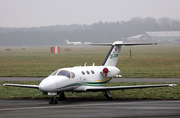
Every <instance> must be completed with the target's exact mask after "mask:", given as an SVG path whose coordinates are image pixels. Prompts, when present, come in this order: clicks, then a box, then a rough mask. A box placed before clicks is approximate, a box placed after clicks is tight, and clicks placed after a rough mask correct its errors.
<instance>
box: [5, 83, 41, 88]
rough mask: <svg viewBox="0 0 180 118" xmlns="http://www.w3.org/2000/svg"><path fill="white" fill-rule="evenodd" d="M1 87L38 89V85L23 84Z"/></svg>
mask: <svg viewBox="0 0 180 118" xmlns="http://www.w3.org/2000/svg"><path fill="white" fill-rule="evenodd" d="M3 86H14V87H24V88H37V89H39V86H38V85H25V84H8V83H6V84H3Z"/></svg>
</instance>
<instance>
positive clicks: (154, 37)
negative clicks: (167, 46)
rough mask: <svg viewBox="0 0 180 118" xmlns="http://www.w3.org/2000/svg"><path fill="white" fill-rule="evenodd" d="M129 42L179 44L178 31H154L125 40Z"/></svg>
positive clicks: (179, 32) (179, 35)
mask: <svg viewBox="0 0 180 118" xmlns="http://www.w3.org/2000/svg"><path fill="white" fill-rule="evenodd" d="M127 41H129V42H160V43H180V31H156V32H145V33H143V34H139V35H135V36H131V37H128V38H127Z"/></svg>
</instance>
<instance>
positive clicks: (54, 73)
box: [50, 70, 58, 76]
mask: <svg viewBox="0 0 180 118" xmlns="http://www.w3.org/2000/svg"><path fill="white" fill-rule="evenodd" d="M57 72H58V70H56V71H54V72H53V73H52V74H51V75H50V76H52V75H56V73H57Z"/></svg>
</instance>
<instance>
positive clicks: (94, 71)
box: [4, 41, 176, 104]
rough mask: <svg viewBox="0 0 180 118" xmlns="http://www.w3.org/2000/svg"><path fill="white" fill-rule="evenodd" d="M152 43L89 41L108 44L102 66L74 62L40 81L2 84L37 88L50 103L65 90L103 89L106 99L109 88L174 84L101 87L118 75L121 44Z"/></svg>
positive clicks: (93, 90)
mask: <svg viewBox="0 0 180 118" xmlns="http://www.w3.org/2000/svg"><path fill="white" fill-rule="evenodd" d="M153 44H154V43H138V44H132V43H131V44H129V43H123V42H122V41H116V42H114V43H113V44H112V43H111V44H109V43H103V44H92V45H102V46H111V48H110V50H109V53H108V54H107V56H106V58H105V59H104V61H103V63H102V65H101V66H95V64H93V65H92V66H86V64H85V65H84V66H77V67H76V66H75V67H71V68H61V69H58V70H56V71H55V72H53V73H52V74H51V75H49V76H48V77H47V78H45V79H44V80H42V81H41V82H40V84H39V85H22V84H4V86H15V87H26V88H37V89H39V90H40V91H42V92H43V94H46V95H51V96H52V98H51V100H50V102H49V103H50V104H57V99H56V97H55V96H57V95H58V94H59V96H60V98H59V99H60V100H66V97H65V94H64V92H87V91H91V92H96V91H102V92H103V93H104V96H105V97H106V99H107V100H112V97H111V94H110V92H109V91H110V90H118V89H121V90H124V89H135V88H149V87H168V86H176V84H162V85H139V86H138V85H137V86H113V87H104V85H105V84H106V83H107V82H109V81H110V80H111V79H112V77H115V76H116V77H118V76H119V75H118V74H119V73H120V70H119V69H118V68H117V67H115V66H116V64H117V61H118V57H119V53H120V50H121V47H122V46H132V45H153Z"/></svg>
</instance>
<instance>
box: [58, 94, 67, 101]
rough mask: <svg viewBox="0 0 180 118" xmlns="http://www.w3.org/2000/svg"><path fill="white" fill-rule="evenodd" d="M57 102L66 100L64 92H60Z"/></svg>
mask: <svg viewBox="0 0 180 118" xmlns="http://www.w3.org/2000/svg"><path fill="white" fill-rule="evenodd" d="M58 100H60V101H65V100H67V98H66V97H65V94H64V92H60V93H59V99H58Z"/></svg>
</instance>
